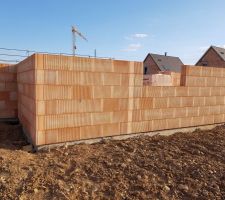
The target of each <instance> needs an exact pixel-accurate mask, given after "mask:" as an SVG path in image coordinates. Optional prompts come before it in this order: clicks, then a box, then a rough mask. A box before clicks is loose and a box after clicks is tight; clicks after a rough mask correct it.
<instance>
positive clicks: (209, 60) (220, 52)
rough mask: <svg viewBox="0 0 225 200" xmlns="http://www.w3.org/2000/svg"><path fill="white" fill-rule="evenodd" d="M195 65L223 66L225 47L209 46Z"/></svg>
mask: <svg viewBox="0 0 225 200" xmlns="http://www.w3.org/2000/svg"><path fill="white" fill-rule="evenodd" d="M196 66H214V67H225V49H224V48H220V47H215V46H211V47H210V48H209V49H208V50H207V51H206V52H205V53H204V54H203V56H202V57H201V58H200V60H199V61H198V62H197V63H196Z"/></svg>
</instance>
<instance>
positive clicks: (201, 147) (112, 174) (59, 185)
mask: <svg viewBox="0 0 225 200" xmlns="http://www.w3.org/2000/svg"><path fill="white" fill-rule="evenodd" d="M25 145H27V143H26V141H25V140H24V138H23V136H22V129H21V126H20V125H13V124H5V123H1V124H0V199H1V200H5V199H7V200H8V199H12V200H16V199H20V200H25V199H29V200H31V199H35V200H36V199H38V200H41V199H60V200H63V199H67V200H68V199H71V200H72V199H107V200H108V199H170V200H171V199H207V200H208V199H225V126H219V127H216V128H214V129H212V130H209V131H200V130H196V131H194V132H193V133H176V134H174V135H171V136H167V137H166V136H154V137H149V136H140V137H136V138H130V139H126V140H121V141H116V140H103V141H102V142H101V143H96V144H79V145H74V146H63V147H57V148H54V149H51V150H48V151H47V150H45V151H41V152H38V153H29V152H27V151H25V150H23V149H22V147H23V146H25Z"/></svg>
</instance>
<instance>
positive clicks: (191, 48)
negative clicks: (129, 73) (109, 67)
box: [0, 0, 225, 64]
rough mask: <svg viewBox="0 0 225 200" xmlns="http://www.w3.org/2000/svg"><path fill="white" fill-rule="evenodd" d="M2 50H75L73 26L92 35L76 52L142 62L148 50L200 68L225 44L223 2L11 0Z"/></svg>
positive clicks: (0, 18) (1, 13) (0, 10)
mask: <svg viewBox="0 0 225 200" xmlns="http://www.w3.org/2000/svg"><path fill="white" fill-rule="evenodd" d="M0 5H1V6H0V27H1V29H0V30H1V31H0V36H1V37H0V47H6V48H19V49H31V50H36V51H48V52H65V53H71V52H72V47H71V46H72V45H71V43H72V36H71V25H76V26H77V27H78V29H79V30H80V31H81V32H82V33H83V34H84V35H85V36H86V37H87V39H88V42H86V41H83V40H81V39H78V42H77V47H78V49H77V53H79V54H84V55H94V49H97V55H98V56H103V57H113V58H116V59H127V60H137V61H142V60H144V58H145V57H146V55H147V53H148V52H152V53H159V54H164V52H168V55H174V56H179V57H180V58H181V59H182V61H183V62H184V63H185V64H195V62H196V61H197V60H198V58H199V57H200V56H201V55H202V53H203V52H204V51H205V49H206V48H207V47H208V46H210V45H211V44H213V45H217V46H224V45H225V26H224V24H225V12H224V9H225V1H224V0H214V1H213V0H113V1H112V0H111V1H109V0H108V1H107V0H94V1H91V0H89V1H88V0H64V1H62V0H61V1H60V0H38V1H34V0H19V1H17V0H14V1H12V0H7V1H3V0H2V1H1V4H0Z"/></svg>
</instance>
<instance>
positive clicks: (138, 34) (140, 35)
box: [132, 33, 148, 38]
mask: <svg viewBox="0 0 225 200" xmlns="http://www.w3.org/2000/svg"><path fill="white" fill-rule="evenodd" d="M132 36H133V37H134V38H146V37H148V34H146V33H135V34H133V35H132Z"/></svg>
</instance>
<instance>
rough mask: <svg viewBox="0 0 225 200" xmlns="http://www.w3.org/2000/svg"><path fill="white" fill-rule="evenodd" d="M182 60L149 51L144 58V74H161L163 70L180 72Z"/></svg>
mask: <svg viewBox="0 0 225 200" xmlns="http://www.w3.org/2000/svg"><path fill="white" fill-rule="evenodd" d="M182 65H183V63H182V61H181V60H180V58H178V57H173V56H168V55H167V53H165V55H158V54H153V53H149V54H148V55H147V57H146V58H145V60H144V74H159V73H162V72H180V71H181V66H182Z"/></svg>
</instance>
